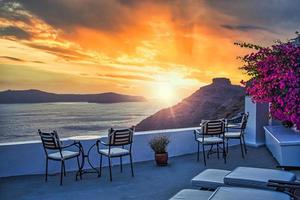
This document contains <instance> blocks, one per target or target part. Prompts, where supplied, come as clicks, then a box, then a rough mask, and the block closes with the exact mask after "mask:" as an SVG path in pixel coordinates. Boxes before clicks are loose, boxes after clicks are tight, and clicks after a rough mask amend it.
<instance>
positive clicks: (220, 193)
mask: <svg viewBox="0 0 300 200" xmlns="http://www.w3.org/2000/svg"><path fill="white" fill-rule="evenodd" d="M198 200H205V199H204V198H202V199H200V198H198ZM209 200H291V198H290V196H289V195H287V194H285V193H282V192H277V191H271V190H261V189H253V188H241V187H220V188H218V189H217V190H216V191H215V192H214V193H213V194H212V195H211V196H210V198H209Z"/></svg>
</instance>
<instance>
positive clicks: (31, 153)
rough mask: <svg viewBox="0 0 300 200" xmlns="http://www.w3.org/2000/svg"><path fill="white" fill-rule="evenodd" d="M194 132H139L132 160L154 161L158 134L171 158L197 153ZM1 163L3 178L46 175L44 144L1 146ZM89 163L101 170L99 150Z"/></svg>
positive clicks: (54, 166)
mask: <svg viewBox="0 0 300 200" xmlns="http://www.w3.org/2000/svg"><path fill="white" fill-rule="evenodd" d="M195 129H199V127H191V128H182V129H166V130H155V131H142V132H136V133H135V134H134V139H133V145H132V153H133V161H134V162H141V161H149V160H153V159H154V153H153V151H152V149H151V148H150V146H149V144H148V143H149V140H150V139H151V138H153V137H154V136H156V135H165V136H168V137H169V138H170V144H169V146H168V154H169V156H170V157H173V156H180V155H185V154H192V153H195V152H197V142H196V141H195V139H194V130H195ZM62 140H63V141H65V142H66V143H70V142H72V141H73V140H70V139H68V138H64V139H62ZM95 142H96V140H83V141H81V143H82V145H83V147H84V150H85V153H87V150H88V148H89V147H90V146H92V145H93V144H95ZM230 142H232V143H230V145H233V144H237V142H236V141H235V140H231V141H230ZM103 148H105V147H103ZM0 160H2V162H0V177H7V176H18V175H30V174H44V173H45V154H44V150H43V147H42V144H41V142H40V141H38V140H34V141H26V142H9V143H2V144H0ZM90 160H91V162H92V163H93V165H94V166H96V167H99V155H98V153H97V152H96V149H93V151H91V154H90ZM123 161H124V162H123V163H128V162H129V159H128V158H126V157H124V160H123ZM195 162H196V157H195ZM107 164H108V162H107V159H105V158H104V159H103V166H107ZM113 164H115V165H119V159H113ZM59 166H60V164H59V162H55V161H49V173H56V172H59V171H60V168H59ZM86 166H87V167H89V166H88V165H86ZM66 169H67V171H74V170H77V163H76V159H73V160H68V161H67V162H66Z"/></svg>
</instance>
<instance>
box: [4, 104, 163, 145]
mask: <svg viewBox="0 0 300 200" xmlns="http://www.w3.org/2000/svg"><path fill="white" fill-rule="evenodd" d="M163 107H164V105H162V104H160V103H159V102H156V101H153V102H150V101H147V102H129V103H113V104H99V103H65V102H64V103H33V104H30V103H26V104H0V143H7V142H19V141H30V140H39V135H38V132H37V131H38V129H41V130H42V131H45V132H48V131H53V130H56V131H57V132H58V134H59V136H60V137H61V138H67V137H71V136H77V135H107V130H108V129H109V128H111V127H113V128H127V127H130V126H132V125H136V124H137V123H138V122H140V121H141V120H143V119H144V118H146V117H148V116H150V115H152V114H154V113H155V112H157V111H158V110H160V109H162V108H163Z"/></svg>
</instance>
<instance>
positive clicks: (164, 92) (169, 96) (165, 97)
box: [156, 83, 175, 103]
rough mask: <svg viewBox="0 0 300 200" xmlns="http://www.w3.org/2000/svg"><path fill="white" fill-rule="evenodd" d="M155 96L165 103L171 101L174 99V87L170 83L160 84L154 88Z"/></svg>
mask: <svg viewBox="0 0 300 200" xmlns="http://www.w3.org/2000/svg"><path fill="white" fill-rule="evenodd" d="M156 93H157V98H158V99H159V100H161V101H163V102H165V103H172V102H174V100H175V88H174V87H173V86H172V85H171V84H167V83H164V84H160V85H159V86H158V87H157V88H156Z"/></svg>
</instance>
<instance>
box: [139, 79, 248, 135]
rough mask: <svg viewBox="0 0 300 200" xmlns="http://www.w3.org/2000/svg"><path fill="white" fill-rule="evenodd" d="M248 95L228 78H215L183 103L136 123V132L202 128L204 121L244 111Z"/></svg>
mask: <svg viewBox="0 0 300 200" xmlns="http://www.w3.org/2000/svg"><path fill="white" fill-rule="evenodd" d="M244 101H245V92H244V88H243V87H241V86H239V85H232V84H231V82H230V80H229V79H227V78H214V79H213V83H212V84H210V85H207V86H204V87H201V88H200V89H199V90H197V91H196V92H194V93H193V94H192V95H191V96H189V97H187V98H185V99H184V100H182V101H181V102H180V103H178V104H176V105H174V106H172V107H169V108H165V109H162V110H160V111H158V112H157V113H155V114H154V115H152V116H149V117H147V118H146V119H144V120H142V121H141V122H140V123H138V124H137V126H136V130H137V131H147V130H160V129H171V128H185V127H195V126H199V124H200V122H201V120H202V119H220V118H227V117H232V116H234V115H236V114H237V113H239V112H243V111H244Z"/></svg>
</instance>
